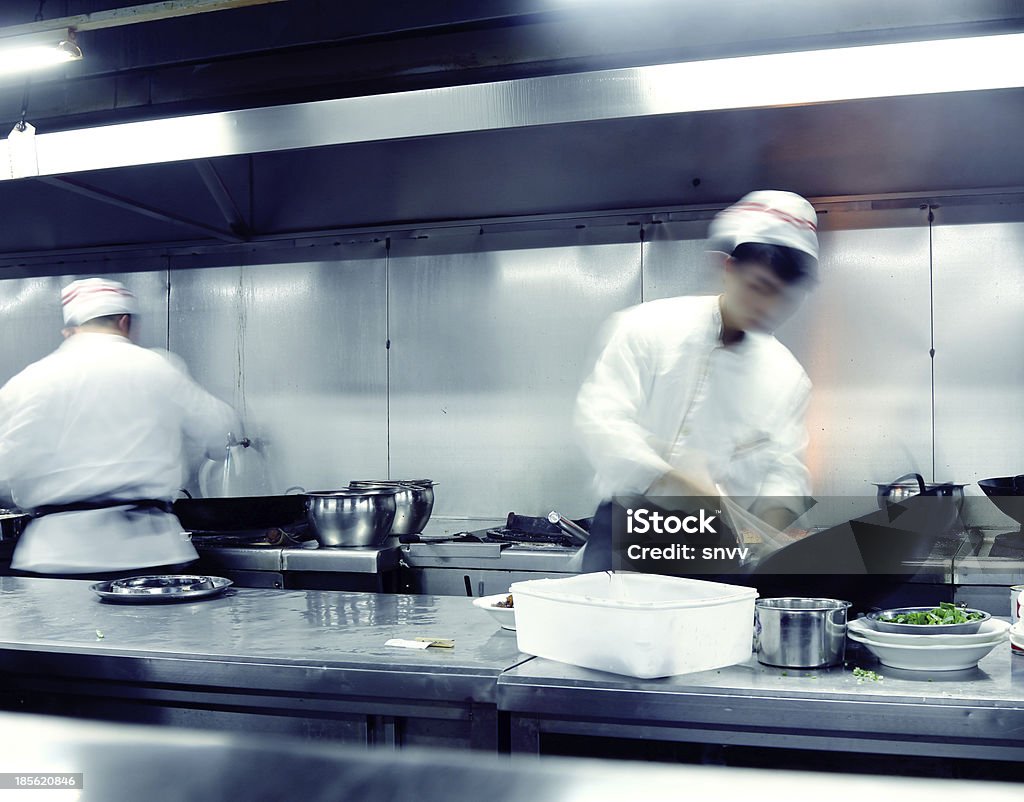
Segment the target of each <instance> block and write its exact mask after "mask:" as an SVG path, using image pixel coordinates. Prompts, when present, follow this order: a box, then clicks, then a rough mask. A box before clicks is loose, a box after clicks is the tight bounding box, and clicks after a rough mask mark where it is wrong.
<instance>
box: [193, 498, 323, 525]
mask: <svg viewBox="0 0 1024 802" xmlns="http://www.w3.org/2000/svg"><path fill="white" fill-rule="evenodd" d="M174 514H175V515H177V516H178V520H179V521H181V525H182V527H184V528H185V529H187V530H188V531H190V532H232V531H243V530H249V531H251V530H254V529H275V528H276V529H284V528H287V527H291V526H296V525H298V524H300V523H302V522H304V521H305V520H306V497H305V496H304V495H294V494H292V495H283V496H242V497H238V498H180V499H178V500H177V501H175V502H174Z"/></svg>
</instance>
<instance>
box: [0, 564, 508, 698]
mask: <svg viewBox="0 0 1024 802" xmlns="http://www.w3.org/2000/svg"><path fill="white" fill-rule="evenodd" d="M91 584H92V583H90V582H86V581H75V580H66V579H42V578H38V579H37V578H24V577H0V670H14V671H30V672H35V673H52V674H56V675H64V676H91V677H96V678H111V679H126V680H132V681H140V682H160V681H168V682H182V683H186V684H192V683H196V684H204V685H219V686H222V687H227V688H272V689H274V690H279V691H289V690H290V691H299V692H319V693H368V690H367V687H368V686H367V683H371V684H372V685H373V692H374V693H379V692H383V691H386V692H388V693H396V694H402V695H404V696H406V697H407V698H417V699H420V698H422V699H458V700H462V701H465V700H466V699H472V700H474V701H485V702H491V701H493V699H494V695H495V687H496V686H495V678H496V677H497V676H498V675H499V674H500V673H501V672H502V671H504V670H505V669H508V668H510V667H512V666H515V665H517V664H518V663H520V662H522V661H523V660H526V659H528V658H527V656H526V655H523V654H520V653H519V651H518V649H517V648H516V639H515V637H508V633H505V632H504V631H503V630H501V629H499V628H498V626H497V624H496V623H495V622H494V620H493V619H492V618H491V617H490V616H489V615H488V614H487V613H486V612H485V611H483V610H480V609H478V608H475V607H473V606H472V600H471V599H467V598H459V597H443V596H412V595H399V594H375V593H345V592H337V591H321V590H310V591H304V590H270V589H254V588H253V589H251V588H237V589H236V588H232V589H230V590H229V591H227V593H225V594H224V595H223V596H221V597H215V598H210V599H205V600H200V601H195V602H188V603H172V604H148V605H137V604H131V605H129V604H118V603H106V602H101V601H100V600H99V598H98V597H97V596H96V595H95V594H94V593H93V592H92V591H91V590H90V589H89V588H90V585H91ZM418 636H430V637H439V638H454V640H455V648H454V649H438V648H430V649H426V650H423V651H414V650H409V649H401V648H396V647H388V646H385V645H384V642H385V641H387V640H388V639H390V638H405V639H412V638H415V637H418Z"/></svg>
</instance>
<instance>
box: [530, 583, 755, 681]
mask: <svg viewBox="0 0 1024 802" xmlns="http://www.w3.org/2000/svg"><path fill="white" fill-rule="evenodd" d="M510 591H511V593H512V597H513V599H514V601H515V611H516V639H517V641H518V643H519V650H520V651H521V652H525V653H526V654H532V655H534V656H536V657H546V658H548V659H549V660H558V661H559V662H562V663H570V664H572V665H576V666H582V667H584V668H594V669H597V670H599V671H610V672H612V673H615V674H625V675H626V676H630V677H638V678H640V679H652V678H654V677H668V676H671V675H673V674H687V673H690V672H692V671H707V670H709V669H712V668H721V667H722V666H730V665H734V664H735V663H742V662H744V661H745V660H747V659H749V658H750V654H751V644H752V641H753V636H754V599H756V598H757V591H756V590H755V589H754V588H746V587H740V586H737V585H725V584H722V583H720V582H705V581H702V580H699V579H682V578H678V577H670V576H657V575H653V574H637V573H613V572H610V571H605V572H601V573H596V574H582V575H580V576H573V577H567V578H565V579H534V580H530V581H528V582H514V583H513V584H512V587H511V588H510Z"/></svg>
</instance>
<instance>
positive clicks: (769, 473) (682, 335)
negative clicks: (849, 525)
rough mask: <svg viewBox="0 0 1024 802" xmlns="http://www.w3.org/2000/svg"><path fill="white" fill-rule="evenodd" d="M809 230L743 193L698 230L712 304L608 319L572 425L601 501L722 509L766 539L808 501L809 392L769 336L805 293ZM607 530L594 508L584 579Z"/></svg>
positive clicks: (683, 301)
mask: <svg viewBox="0 0 1024 802" xmlns="http://www.w3.org/2000/svg"><path fill="white" fill-rule="evenodd" d="M816 227H817V216H816V214H815V212H814V208H813V207H812V206H811V204H810V203H808V202H807V201H806V200H805V199H804V198H802V197H800V196H799V195H795V194H793V193H790V192H780V191H771V190H766V191H758V192H752V193H750V194H749V195H747V196H745V197H744V198H743V199H742V200H740V201H739V202H738V203H736V204H735V205H733V206H731V207H729V208H727V209H725V210H724V211H722V212H721V213H720V214H719V215H718V216H717V217H716V218H715V219H714V220H713V222H712V224H711V227H710V230H709V242H708V248H709V250H712V251H719V252H721V253H724V254H727V257H726V258H725V260H724V274H723V281H724V286H723V292H722V294H721V295H718V296H690V297H676V298H665V299H662V300H657V301H651V302H648V303H643V304H640V305H639V306H636V307H633V308H631V309H628V310H625V311H623V312H621V313H619V314H618V315H617V316H616V317H615V318H613V320H612V321H611V325H610V327H609V329H608V332H609V335H608V340H607V343H606V344H605V345H604V348H603V351H602V353H601V355H600V357H599V358H598V360H597V364H596V366H595V367H594V370H593V372H592V374H591V375H590V377H589V378H588V379H587V380H586V381H585V382H584V384H583V387H582V388H581V390H580V392H579V396H578V398H577V403H576V412H575V420H574V423H575V428H576V431H577V433H578V436H579V439H580V441H581V444H582V446H583V449H584V452H585V453H586V455H587V457H588V458H589V460H590V463H591V465H592V466H593V469H594V471H595V473H596V486H597V489H598V492H599V493H600V494H601V496H602V498H604V499H606V500H610V499H611V498H612V497H613V496H617V495H637V494H642V495H646V496H672V497H688V498H693V497H719V496H722V495H728V496H730V497H743V498H745V499H746V501H747V504H745V505H744V506H749V507H753V511H754V512H756V513H757V514H758V515H759V516H760V517H761V518H762V519H764V520H766V521H768V522H769V523H771V524H772V525H773V526H775V527H777V528H783V527H784V526H786V525H788V524H789V523H790V522H792V520H793V519H794V518H795V517H796V515H797V514H798V513H799V511H800V506H799V502H798V501H797V499H801V498H802V497H805V496H807V495H808V494H809V492H810V481H809V474H808V471H807V468H806V466H805V464H804V451H805V449H806V446H807V442H808V436H807V431H806V427H805V423H804V416H805V412H806V409H807V405H808V400H809V395H810V390H811V383H810V380H809V379H808V378H807V374H806V373H805V372H804V370H803V368H802V367H801V366H800V363H799V362H797V360H796V358H795V357H794V356H793V355H792V354H791V353H790V351H789V350H788V349H787V348H786V347H785V346H784V345H782V344H781V343H780V342H779V341H778V340H776V339H775V337H774V336H773V334H772V332H773V331H774V330H775V328H776V327H777V326H779V325H780V324H781V323H783V322H784V321H785V320H787V319H788V318H789V317H790V316H791V315H792V314H793V313H794V312H795V311H796V309H797V307H798V306H799V305H800V303H801V301H802V300H803V298H804V296H805V295H806V293H807V291H808V290H809V289H810V288H811V287H812V286H813V284H814V283H815V281H816V276H817V259H818V239H817V234H816ZM756 498H759V499H760V501H754V499H756ZM790 500H792V501H790ZM610 521H611V505H610V502H609V501H605V502H604V503H603V504H602V505H601V507H600V508H599V509H598V513H597V515H596V516H595V522H594V531H593V532H592V534H591V543H590V544H588V546H587V549H586V552H585V553H584V555H583V561H582V562H583V569H584V570H588V571H590V570H604V569H607V568H609V567H611V566H610V561H611V553H610V541H611V533H610V532H611V523H610Z"/></svg>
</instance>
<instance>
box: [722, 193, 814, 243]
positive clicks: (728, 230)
mask: <svg viewBox="0 0 1024 802" xmlns="http://www.w3.org/2000/svg"><path fill="white" fill-rule="evenodd" d="M817 231H818V215H817V214H816V213H815V211H814V207H813V206H811V204H810V203H808V202H807V201H806V200H805V199H804V198H801V197H800V196H799V195H797V194H795V193H793V192H782V191H781V190H776V189H762V190H758V191H757V192H751V193H749V194H747V195H744V196H743V197H742V198H740V199H739V200H738V201H737V202H736V203H734V204H733V205H732V206H730V207H729V208H727V209H723V210H722V211H721V212H719V213H718V214H717V215H716V216H715V219H714V220H712V221H711V226H710V227H709V228H708V248H709V249H711V250H713V251H722V252H723V253H732V252H733V250H735V248H736V246H737V245H740V244H741V243H744V242H757V243H761V244H763V245H784V246H785V247H787V248H795V249H796V250H798V251H803V252H804V253H806V254H808V255H810V256H813V257H814V258H815V259H817V258H818V234H817Z"/></svg>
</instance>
